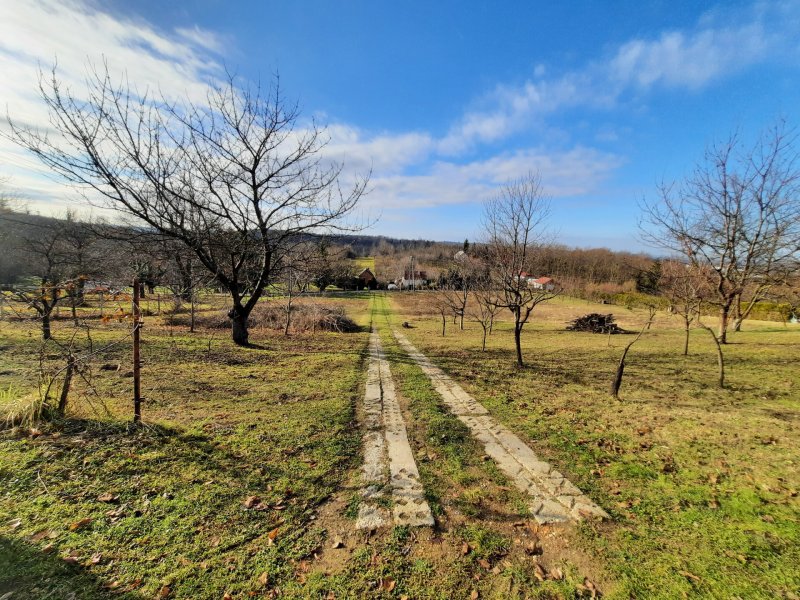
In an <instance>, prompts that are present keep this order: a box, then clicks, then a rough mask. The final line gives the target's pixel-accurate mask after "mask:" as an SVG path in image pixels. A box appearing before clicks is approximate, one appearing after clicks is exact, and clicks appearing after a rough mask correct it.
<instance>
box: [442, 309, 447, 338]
mask: <svg viewBox="0 0 800 600" xmlns="http://www.w3.org/2000/svg"><path fill="white" fill-rule="evenodd" d="M446 325H447V318H446V317H445V315H444V313H442V337H444V328H445V326H446Z"/></svg>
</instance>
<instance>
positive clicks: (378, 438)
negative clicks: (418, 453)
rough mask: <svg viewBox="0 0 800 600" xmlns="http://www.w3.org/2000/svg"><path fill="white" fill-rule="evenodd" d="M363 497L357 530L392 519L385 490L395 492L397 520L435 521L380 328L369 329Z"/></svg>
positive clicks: (397, 522) (422, 523) (401, 522)
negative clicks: (377, 329) (370, 330)
mask: <svg viewBox="0 0 800 600" xmlns="http://www.w3.org/2000/svg"><path fill="white" fill-rule="evenodd" d="M364 425H365V428H366V433H365V434H364V441H363V447H364V466H363V468H362V472H361V480H362V482H363V484H364V487H363V489H362V496H363V500H362V503H361V505H360V507H359V511H358V519H357V520H356V528H357V529H376V528H378V527H381V526H383V525H386V524H388V522H389V511H388V509H387V508H384V506H385V505H386V504H388V503H387V502H386V500H385V498H386V489H387V487H388V490H389V492H390V494H391V506H392V510H391V520H392V521H393V522H394V524H395V525H409V526H412V527H413V526H425V525H428V526H430V525H433V524H434V520H433V515H432V514H431V509H430V506H429V505H428V502H427V501H426V500H425V490H424V489H423V487H422V483H421V482H420V478H419V471H418V469H417V463H416V462H415V460H414V455H413V453H412V451H411V446H410V445H409V443H408V432H407V431H406V425H405V421H404V420H403V413H402V411H401V410H400V405H399V403H398V402H397V396H396V394H395V388H394V381H393V380H392V373H391V370H390V369H389V361H388V360H386V355H385V354H384V352H383V348H382V347H381V340H380V336H379V335H378V333H377V332H376V331H373V332H372V333H371V334H370V341H369V363H368V365H367V385H366V389H365V391H364Z"/></svg>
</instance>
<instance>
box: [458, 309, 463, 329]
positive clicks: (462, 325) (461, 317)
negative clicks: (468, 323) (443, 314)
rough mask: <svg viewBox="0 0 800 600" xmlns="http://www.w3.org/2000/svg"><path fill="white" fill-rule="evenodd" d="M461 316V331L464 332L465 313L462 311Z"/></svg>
mask: <svg viewBox="0 0 800 600" xmlns="http://www.w3.org/2000/svg"><path fill="white" fill-rule="evenodd" d="M459 316H460V317H461V331H464V312H463V311H462V312H461V313H460V314H459Z"/></svg>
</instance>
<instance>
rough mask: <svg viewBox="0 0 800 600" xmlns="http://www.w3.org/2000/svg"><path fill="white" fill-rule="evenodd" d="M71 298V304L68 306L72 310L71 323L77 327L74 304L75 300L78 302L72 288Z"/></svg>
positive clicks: (76, 312)
mask: <svg viewBox="0 0 800 600" xmlns="http://www.w3.org/2000/svg"><path fill="white" fill-rule="evenodd" d="M71 300H72V302H71V303H70V304H71V305H72V306H70V309H71V311H72V323H73V324H74V325H75V326H76V327H77V326H78V310H77V308H76V305H77V302H78V298H77V297H76V296H75V291H74V290H73V292H72V297H71Z"/></svg>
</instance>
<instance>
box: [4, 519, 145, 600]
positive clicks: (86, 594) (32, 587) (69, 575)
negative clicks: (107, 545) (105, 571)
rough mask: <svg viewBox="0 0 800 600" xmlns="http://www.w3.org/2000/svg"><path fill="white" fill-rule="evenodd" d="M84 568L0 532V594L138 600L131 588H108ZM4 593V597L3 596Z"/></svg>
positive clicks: (19, 599)
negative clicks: (128, 589) (127, 589)
mask: <svg viewBox="0 0 800 600" xmlns="http://www.w3.org/2000/svg"><path fill="white" fill-rule="evenodd" d="M106 583H107V582H103V581H100V580H99V579H98V578H97V577H95V576H94V575H92V574H91V573H89V572H88V571H87V570H86V569H85V568H84V567H81V566H79V565H73V564H68V563H66V562H64V560H62V558H61V557H60V556H58V555H57V554H45V553H43V552H41V551H40V550H39V549H37V548H35V547H34V546H31V545H30V544H27V543H25V542H23V541H21V540H18V539H14V538H10V537H6V536H2V535H0V597H2V598H6V597H8V598H9V600H11V599H13V600H23V599H30V600H34V599H36V600H40V599H42V598H52V599H54V600H55V599H66V598H74V599H75V600H84V599H85V600H95V599H97V600H101V599H103V600H105V599H110V598H115V599H118V600H141V598H142V596H141V595H139V594H137V593H135V592H131V591H120V590H114V591H113V592H112V591H111V590H108V589H106V588H104V587H103V586H104V585H105V584H106ZM7 594H8V596H7Z"/></svg>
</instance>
